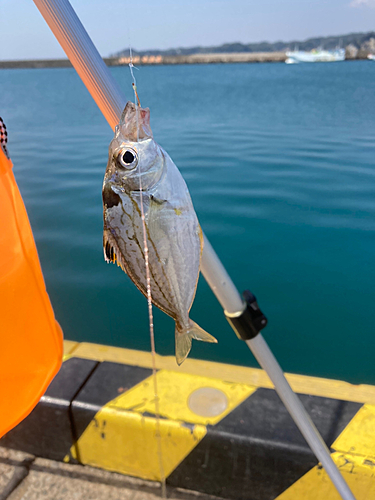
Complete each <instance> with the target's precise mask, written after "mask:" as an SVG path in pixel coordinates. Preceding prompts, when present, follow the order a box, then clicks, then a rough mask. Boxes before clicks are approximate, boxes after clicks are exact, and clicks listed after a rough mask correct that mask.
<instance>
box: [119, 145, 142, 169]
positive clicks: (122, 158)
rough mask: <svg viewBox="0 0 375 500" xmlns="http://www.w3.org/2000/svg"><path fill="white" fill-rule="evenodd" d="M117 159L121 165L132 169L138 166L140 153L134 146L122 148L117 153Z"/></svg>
mask: <svg viewBox="0 0 375 500" xmlns="http://www.w3.org/2000/svg"><path fill="white" fill-rule="evenodd" d="M116 160H117V163H118V165H119V166H120V167H122V168H126V169H127V170H132V169H133V168H135V167H136V166H137V163H138V155H137V152H136V151H135V150H134V149H132V148H121V149H120V150H119V152H118V153H117V155H116Z"/></svg>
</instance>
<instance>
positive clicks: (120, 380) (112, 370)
mask: <svg viewBox="0 0 375 500" xmlns="http://www.w3.org/2000/svg"><path fill="white" fill-rule="evenodd" d="M150 375H152V370H150V369H149V368H141V367H139V366H130V365H123V364H120V363H109V362H107V361H104V362H103V363H100V365H99V366H98V368H97V369H96V370H95V372H94V373H93V375H92V376H91V377H90V379H89V380H88V381H87V383H86V384H85V386H84V387H83V388H82V389H81V391H80V392H79V393H78V394H77V396H76V398H75V399H74V401H73V402H72V415H73V422H74V428H75V430H76V433H77V435H76V437H77V440H78V439H79V438H80V437H81V435H82V434H83V432H84V431H85V429H86V427H87V426H88V425H89V423H90V422H91V421H92V420H93V418H94V417H95V415H96V413H97V412H98V411H99V410H101V409H102V407H103V406H104V405H106V404H107V403H109V401H112V400H113V399H115V398H117V397H118V396H120V395H121V394H122V393H124V392H126V391H128V390H129V389H131V388H132V387H134V386H135V385H137V384H139V383H140V382H142V381H143V380H144V379H146V378H148V377H149V376H150ZM78 453H79V450H78ZM108 453H110V450H108Z"/></svg>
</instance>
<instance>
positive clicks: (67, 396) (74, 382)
mask: <svg viewBox="0 0 375 500" xmlns="http://www.w3.org/2000/svg"><path fill="white" fill-rule="evenodd" d="M97 366H98V362H97V361H94V360H90V359H80V358H70V359H68V360H67V361H65V362H64V363H63V365H62V367H61V368H60V371H59V372H58V374H57V375H56V377H55V378H54V379H53V381H52V382H51V384H50V386H49V387H48V389H47V391H46V393H45V395H44V396H42V398H41V400H40V401H39V403H38V404H37V405H36V407H35V408H34V410H33V411H32V412H31V413H30V415H29V416H28V417H27V418H25V420H23V421H22V422H21V423H20V424H18V425H17V426H16V427H15V428H14V429H12V430H11V431H9V432H8V433H7V434H6V435H5V436H4V437H3V438H2V439H0V446H4V447H6V448H13V449H16V450H21V451H24V452H26V453H30V454H32V455H35V456H38V457H44V458H49V459H51V460H59V461H62V460H63V459H64V457H65V456H66V455H67V453H69V450H70V448H71V446H72V444H73V443H74V434H73V432H72V426H71V417H70V404H71V402H72V401H73V399H74V397H75V396H76V394H77V393H78V392H79V390H80V389H81V387H82V386H83V385H84V384H85V382H86V381H87V379H88V378H89V377H90V375H91V374H92V373H93V371H94V370H95V368H96V367H97ZM15 397H16V396H15Z"/></svg>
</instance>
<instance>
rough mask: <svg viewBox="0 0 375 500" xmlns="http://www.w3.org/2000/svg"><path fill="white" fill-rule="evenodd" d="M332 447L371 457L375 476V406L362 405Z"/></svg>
mask: <svg viewBox="0 0 375 500" xmlns="http://www.w3.org/2000/svg"><path fill="white" fill-rule="evenodd" d="M332 448H333V449H334V450H336V451H342V452H348V453H351V454H355V455H361V456H363V457H366V458H367V459H370V460H371V459H372V458H373V459H374V460H373V471H374V478H375V406H374V405H364V406H362V408H360V410H359V411H358V413H357V414H356V415H355V416H354V418H353V419H352V420H351V421H350V423H349V424H348V425H347V426H346V427H345V429H344V430H343V432H342V433H341V434H340V436H339V437H338V438H337V439H336V441H335V442H334V443H333V445H332ZM374 499H375V495H374Z"/></svg>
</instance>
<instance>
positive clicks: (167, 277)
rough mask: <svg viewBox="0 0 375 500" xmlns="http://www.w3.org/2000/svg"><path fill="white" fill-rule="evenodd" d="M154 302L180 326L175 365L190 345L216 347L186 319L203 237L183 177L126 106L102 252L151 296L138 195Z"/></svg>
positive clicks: (113, 151)
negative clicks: (142, 213)
mask: <svg viewBox="0 0 375 500" xmlns="http://www.w3.org/2000/svg"><path fill="white" fill-rule="evenodd" d="M140 180H141V183H142V198H143V207H144V214H145V224H146V232H147V242H148V249H149V269H150V280H151V295H152V301H153V303H154V304H155V305H156V306H157V307H159V308H160V309H161V310H162V311H164V312H165V313H166V314H168V315H169V316H171V317H172V318H173V319H174V320H175V322H176V329H175V337H176V360H177V363H178V364H179V365H180V364H181V363H182V362H183V361H184V359H185V358H186V357H187V355H188V354H189V351H190V349H191V343H192V339H193V338H194V339H197V340H203V341H205V342H217V340H216V339H215V338H214V337H212V336H211V335H210V334H208V333H207V332H205V331H204V330H203V329H202V328H200V327H199V326H198V325H197V324H196V323H194V321H192V320H191V319H190V318H189V311H190V308H191V306H192V303H193V300H194V296H195V292H196V288H197V283H198V276H199V267H200V260H201V255H202V250H203V235H202V230H201V228H200V225H199V222H198V219H197V216H196V213H195V211H194V208H193V204H192V202H191V198H190V195H189V191H188V188H187V186H186V183H185V181H184V179H183V178H182V175H181V174H180V172H179V170H178V169H177V167H176V165H175V164H174V163H173V161H172V160H171V158H170V157H169V156H168V154H167V153H166V152H165V151H164V150H163V149H162V148H161V147H160V146H159V145H158V144H157V143H156V142H155V141H154V139H153V135H152V131H151V128H150V111H149V109H148V108H144V109H143V108H140V107H138V108H136V106H135V105H134V104H133V103H132V102H128V103H127V105H126V107H125V109H124V111H123V114H122V116H121V120H120V123H119V125H117V127H116V130H115V137H114V139H113V140H112V142H111V144H110V146H109V159H108V165H107V169H106V172H105V176H104V183H103V192H102V194H103V216H104V232H103V248H104V257H105V260H106V261H107V262H113V263H117V265H119V266H120V267H121V268H122V270H123V271H125V272H126V273H127V274H128V276H129V277H130V279H131V280H132V281H133V283H134V284H135V285H136V287H137V288H138V289H139V290H140V291H141V292H142V293H143V295H145V296H147V280H146V268H145V255H144V238H143V226H142V219H141V199H140V197H141V193H140Z"/></svg>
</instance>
